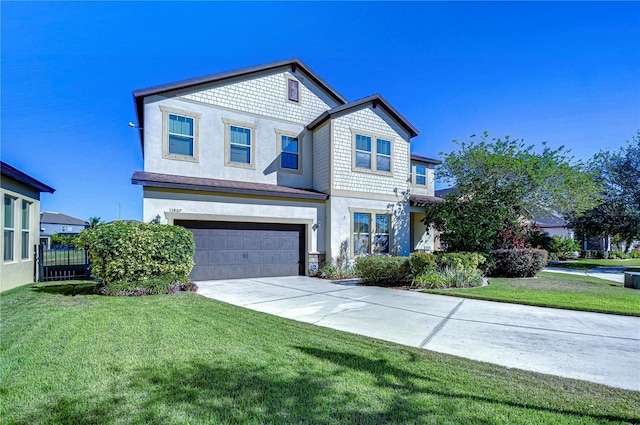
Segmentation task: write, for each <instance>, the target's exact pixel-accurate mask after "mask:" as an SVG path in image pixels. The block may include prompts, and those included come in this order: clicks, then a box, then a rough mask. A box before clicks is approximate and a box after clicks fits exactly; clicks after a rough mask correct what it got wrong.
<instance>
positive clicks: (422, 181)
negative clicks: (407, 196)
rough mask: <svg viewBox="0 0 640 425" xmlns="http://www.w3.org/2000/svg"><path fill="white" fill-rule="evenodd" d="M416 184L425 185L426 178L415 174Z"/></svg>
mask: <svg viewBox="0 0 640 425" xmlns="http://www.w3.org/2000/svg"><path fill="white" fill-rule="evenodd" d="M416 184H418V185H420V186H426V184H427V179H426V177H424V176H416Z"/></svg>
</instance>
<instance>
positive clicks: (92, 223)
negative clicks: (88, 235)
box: [88, 217, 104, 229]
mask: <svg viewBox="0 0 640 425" xmlns="http://www.w3.org/2000/svg"><path fill="white" fill-rule="evenodd" d="M88 223H89V229H95V228H96V227H98V226H99V225H101V224H104V221H102V219H101V218H100V217H89V221H88Z"/></svg>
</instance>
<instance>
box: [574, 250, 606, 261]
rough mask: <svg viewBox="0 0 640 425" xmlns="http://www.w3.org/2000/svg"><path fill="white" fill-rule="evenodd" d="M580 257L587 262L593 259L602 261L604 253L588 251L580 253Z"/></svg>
mask: <svg viewBox="0 0 640 425" xmlns="http://www.w3.org/2000/svg"><path fill="white" fill-rule="evenodd" d="M580 256H581V257H582V258H585V259H587V260H593V259H601V258H604V251H598V250H595V249H590V250H587V251H582V252H581V253H580Z"/></svg>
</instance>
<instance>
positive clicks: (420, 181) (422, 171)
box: [414, 165, 427, 186]
mask: <svg viewBox="0 0 640 425" xmlns="http://www.w3.org/2000/svg"><path fill="white" fill-rule="evenodd" d="M414 170H415V175H414V177H415V178H414V184H415V185H416V186H426V185H427V166H426V165H416V166H415V168H414Z"/></svg>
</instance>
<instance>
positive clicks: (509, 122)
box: [0, 1, 640, 220]
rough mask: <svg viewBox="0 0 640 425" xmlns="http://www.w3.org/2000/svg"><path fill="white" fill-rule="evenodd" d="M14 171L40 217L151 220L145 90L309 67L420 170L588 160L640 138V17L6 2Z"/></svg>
mask: <svg viewBox="0 0 640 425" xmlns="http://www.w3.org/2000/svg"><path fill="white" fill-rule="evenodd" d="M0 7H1V20H2V21H1V38H2V44H1V48H2V50H1V76H0V78H1V90H2V91H1V102H2V103H1V108H2V111H1V112H2V116H1V119H2V122H1V124H2V125H1V149H2V160H3V161H6V162H8V163H9V164H11V165H13V166H15V167H17V168H19V169H21V170H22V171H25V172H27V173H28V174H31V175H32V176H34V177H36V178H38V179H40V180H41V181H43V182H44V183H46V184H49V185H51V186H53V187H54V188H56V193H55V194H54V195H49V194H44V195H43V197H42V210H43V211H44V210H47V211H59V212H63V213H66V214H69V215H72V216H75V217H78V218H82V219H87V218H88V217H90V216H100V217H102V218H103V219H105V220H113V219H117V218H118V217H121V218H123V219H125V218H133V219H140V218H141V217H142V189H141V187H140V186H133V185H132V184H131V174H132V173H133V171H135V170H141V169H142V152H141V149H140V140H139V138H138V134H137V131H135V130H133V129H131V128H129V127H128V126H127V123H128V122H129V121H135V111H134V106H133V100H132V95H131V91H132V90H134V89H140V88H145V87H150V86H154V85H158V84H163V83H169V82H175V81H179V80H183V79H187V78H192V77H199V76H203V75H208V74H213V73H217V72H222V71H228V70H233V69H237V68H242V67H246V66H251V65H257V64H262V63H267V62H271V61H275V60H280V59H286V58H291V57H299V58H300V59H301V60H302V61H303V62H305V63H306V64H307V65H308V66H309V67H310V68H311V69H312V70H314V71H315V72H316V73H317V74H318V75H319V76H320V77H321V78H323V79H324V80H325V81H327V82H328V83H329V84H330V85H331V86H332V87H333V88H334V89H336V90H337V91H338V92H339V93H341V94H342V95H343V96H344V97H346V98H347V99H349V100H356V99H359V98H362V97H365V96H368V95H370V94H373V93H380V94H382V95H383V96H384V97H385V98H386V99H387V100H389V101H390V102H391V103H392V104H393V105H394V106H395V107H396V108H397V109H398V110H399V111H400V112H401V113H402V114H403V115H404V116H405V117H406V118H407V119H409V121H411V122H412V123H413V124H414V125H415V126H416V127H417V128H418V129H419V130H420V135H419V136H418V137H416V138H415V139H413V142H412V150H413V152H415V153H418V154H422V155H426V156H431V157H439V153H440V152H450V151H451V150H453V149H454V148H455V145H454V144H453V143H451V140H452V139H458V140H463V139H466V138H468V136H469V135H471V134H481V133H482V131H484V130H487V131H489V133H490V135H492V136H504V135H506V134H508V135H510V136H511V137H518V138H523V139H524V140H525V142H527V143H530V144H534V145H540V144H541V142H542V141H547V142H548V143H549V144H550V145H551V146H552V147H558V146H560V145H565V146H567V147H568V148H570V149H571V150H572V153H573V154H574V155H575V156H576V158H581V159H587V158H589V157H591V156H592V155H593V154H595V153H596V152H598V150H600V149H603V148H609V149H617V148H618V147H619V146H621V145H623V144H624V143H625V142H626V140H628V139H630V138H631V136H632V135H633V134H634V133H635V131H636V130H637V129H639V128H640V2H633V3H622V2H620V3H618V2H610V3H595V2H585V3H581V2H568V3H555V2H533V3H525V2H514V3H501V2H487V3H483V2H468V3H453V2H446V3H439V2H408V3H397V2H394V3H387V2H355V3H339V2H328V3H325V2H312V3H292V2H277V3H269V2H260V3H248V2H241V3H220V2H195V3H174V2H162V3H151V2H140V3H131V2H108V3H94V2H84V3H83V2H80V3H70V2H55V3H44V2H36V3H27V2H16V3H12V2H6V1H3V2H1V5H0Z"/></svg>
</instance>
